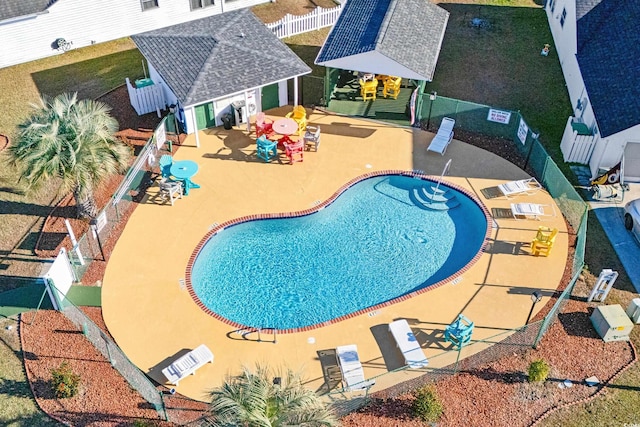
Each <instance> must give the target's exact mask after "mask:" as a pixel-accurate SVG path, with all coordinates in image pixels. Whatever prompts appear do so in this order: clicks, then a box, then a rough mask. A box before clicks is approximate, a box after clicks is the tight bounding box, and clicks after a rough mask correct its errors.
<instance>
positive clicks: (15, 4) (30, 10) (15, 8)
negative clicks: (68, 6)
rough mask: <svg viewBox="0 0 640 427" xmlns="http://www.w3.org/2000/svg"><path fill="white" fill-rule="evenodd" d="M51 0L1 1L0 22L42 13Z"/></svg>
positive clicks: (51, 2)
mask: <svg viewBox="0 0 640 427" xmlns="http://www.w3.org/2000/svg"><path fill="white" fill-rule="evenodd" d="M54 2H55V1H52V0H3V1H2V2H0V21H4V20H7V19H12V18H18V17H20V16H27V15H33V14H34V13H39V12H44V11H45V10H47V7H49V5H50V4H53V3H54Z"/></svg>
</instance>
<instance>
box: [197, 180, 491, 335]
mask: <svg viewBox="0 0 640 427" xmlns="http://www.w3.org/2000/svg"><path fill="white" fill-rule="evenodd" d="M433 185H434V183H433V182H432V181H429V180H427V179H426V178H424V177H422V176H419V175H418V176H413V174H410V173H404V174H379V173H373V174H369V175H367V176H365V177H362V178H360V179H357V180H354V181H352V182H351V183H349V184H347V185H345V186H344V187H343V189H341V190H340V191H338V192H336V194H334V196H332V197H331V198H330V199H329V200H327V201H325V202H324V203H321V204H320V205H319V206H318V207H316V208H314V209H309V210H307V211H304V212H299V213H296V214H295V215H297V216H295V215H290V214H286V215H285V214H283V215H280V217H274V216H273V215H262V216H253V217H246V218H240V219H238V220H235V221H230V222H229V223H225V224H221V225H220V226H218V227H217V228H215V229H213V230H212V231H211V232H210V233H209V234H208V235H207V236H205V238H204V239H203V240H202V241H201V243H200V244H199V245H198V247H197V248H196V251H195V252H194V256H193V257H192V261H191V262H190V263H189V266H188V268H187V270H188V271H187V285H188V286H189V289H190V293H191V295H192V296H193V297H194V299H195V300H196V302H197V303H198V304H199V305H200V306H201V307H202V308H203V309H205V310H206V311H207V312H209V313H210V314H212V315H215V316H216V317H218V318H220V319H222V320H224V321H225V322H227V323H230V324H233V325H237V326H238V327H252V328H275V329H278V330H281V331H282V330H284V331H296V330H300V329H301V328H305V327H311V326H321V325H323V324H326V322H331V321H337V320H340V319H343V318H345V317H346V316H347V315H349V314H351V313H357V312H362V311H367V310H373V309H374V308H376V307H380V306H381V305H385V304H389V303H393V302H395V301H396V300H398V298H400V297H402V296H404V295H407V294H411V293H413V292H421V291H424V290H426V289H427V288H428V287H430V286H432V285H435V284H444V283H449V282H450V281H451V276H453V275H455V274H457V273H459V272H460V271H461V270H464V269H466V267H468V265H469V264H470V263H472V261H475V259H477V257H478V256H479V251H480V249H481V248H482V246H483V245H484V242H485V238H486V236H487V235H488V233H489V230H490V223H489V221H488V220H487V218H488V214H487V212H486V209H485V208H484V207H483V205H481V204H480V203H479V202H478V201H477V200H475V199H474V198H472V197H471V196H470V195H467V194H466V193H465V191H464V190H463V189H461V188H457V189H456V188H453V187H452V186H441V188H444V189H446V190H447V194H449V195H450V196H453V199H454V200H455V201H456V203H455V204H454V205H457V206H455V207H453V208H451V209H448V210H444V211H439V210H431V209H427V208H426V207H425V206H424V204H423V203H420V198H419V197H417V196H416V195H419V191H420V190H421V189H423V188H429V187H431V186H433Z"/></svg>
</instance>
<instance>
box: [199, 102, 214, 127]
mask: <svg viewBox="0 0 640 427" xmlns="http://www.w3.org/2000/svg"><path fill="white" fill-rule="evenodd" d="M195 112H196V128H197V130H202V129H207V128H212V127H215V126H216V115H215V114H214V111H213V103H212V102H207V103H206V104H202V105H197V106H196V107H195Z"/></svg>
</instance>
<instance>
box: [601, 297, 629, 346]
mask: <svg viewBox="0 0 640 427" xmlns="http://www.w3.org/2000/svg"><path fill="white" fill-rule="evenodd" d="M591 323H592V324H593V327H594V328H595V329H596V332H598V335H600V336H601V337H602V339H603V341H605V342H609V341H629V333H630V332H631V330H632V329H633V323H631V320H629V317H628V316H627V313H625V312H624V310H623V309H622V306H620V305H619V304H615V305H601V306H599V307H596V309H595V310H594V311H593V314H592V315H591Z"/></svg>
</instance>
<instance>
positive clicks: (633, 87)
mask: <svg viewBox="0 0 640 427" xmlns="http://www.w3.org/2000/svg"><path fill="white" fill-rule="evenodd" d="M576 16H577V20H578V22H577V58H578V64H579V65H580V71H581V73H582V78H583V80H584V84H585V87H586V90H587V93H588V94H589V100H590V102H591V106H592V108H593V111H594V114H595V116H596V121H597V122H598V129H599V130H600V134H601V136H602V137H605V138H606V137H607V136H610V135H613V134H616V133H618V132H621V131H623V130H625V129H629V128H631V127H633V126H635V125H638V124H640V92H639V89H638V88H640V26H639V25H638V22H640V2H639V1H638V0H576Z"/></svg>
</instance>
